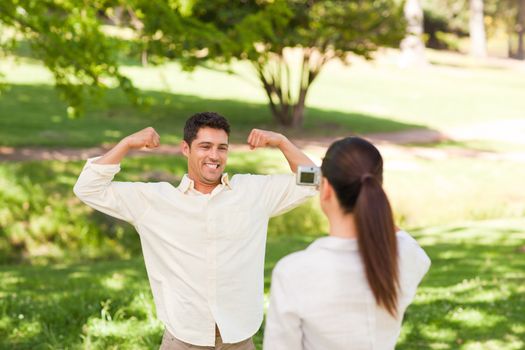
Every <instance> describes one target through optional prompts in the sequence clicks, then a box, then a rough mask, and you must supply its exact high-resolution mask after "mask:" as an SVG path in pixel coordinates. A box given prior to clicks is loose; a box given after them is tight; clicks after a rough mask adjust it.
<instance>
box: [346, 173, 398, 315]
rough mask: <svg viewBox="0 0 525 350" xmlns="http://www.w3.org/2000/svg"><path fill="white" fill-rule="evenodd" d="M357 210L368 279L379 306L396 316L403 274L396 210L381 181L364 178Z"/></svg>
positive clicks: (360, 250) (360, 246) (366, 175)
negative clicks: (399, 254)
mask: <svg viewBox="0 0 525 350" xmlns="http://www.w3.org/2000/svg"><path fill="white" fill-rule="evenodd" d="M360 180H361V189H360V191H359V194H358V196H357V201H356V203H355V206H354V210H353V212H354V218H355V222H356V227H357V231H358V232H357V234H358V240H357V241H358V246H359V253H360V254H361V258H362V260H363V263H364V266H365V273H366V278H367V280H368V284H369V285H370V289H371V290H372V293H373V294H374V297H375V300H376V302H377V304H378V305H381V306H382V307H384V308H385V309H386V310H387V311H388V312H389V313H390V314H391V315H392V316H394V317H395V316H396V311H397V296H398V287H399V272H398V262H397V260H398V259H397V256H398V255H397V240H396V234H395V225H394V219H393V215H392V209H391V207H390V203H389V202H388V198H387V196H386V193H385V191H384V190H383V187H382V185H381V182H380V181H379V179H377V178H376V177H374V176H373V175H372V174H368V173H365V174H363V175H362V176H361V178H360Z"/></svg>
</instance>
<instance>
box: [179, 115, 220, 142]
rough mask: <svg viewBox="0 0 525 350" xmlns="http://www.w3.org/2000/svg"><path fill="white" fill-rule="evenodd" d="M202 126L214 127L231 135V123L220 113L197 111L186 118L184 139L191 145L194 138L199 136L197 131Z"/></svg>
mask: <svg viewBox="0 0 525 350" xmlns="http://www.w3.org/2000/svg"><path fill="white" fill-rule="evenodd" d="M201 128H212V129H219V130H224V131H226V134H228V136H229V135H230V124H229V123H228V121H227V120H226V118H224V117H223V116H222V115H220V114H219V113H215V112H201V113H196V114H194V115H192V116H191V117H189V119H188V120H186V125H184V141H186V143H187V144H188V145H190V146H191V143H192V142H193V140H195V139H196V138H197V133H198V132H199V130H200V129H201Z"/></svg>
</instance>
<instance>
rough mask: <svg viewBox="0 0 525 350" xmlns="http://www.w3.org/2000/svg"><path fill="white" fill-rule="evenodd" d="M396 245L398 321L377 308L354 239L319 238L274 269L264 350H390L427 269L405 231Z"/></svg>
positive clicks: (420, 251) (425, 258)
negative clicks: (397, 261)
mask: <svg viewBox="0 0 525 350" xmlns="http://www.w3.org/2000/svg"><path fill="white" fill-rule="evenodd" d="M397 242H398V252H399V273H400V280H399V282H400V295H399V299H398V315H400V317H399V318H397V319H396V318H394V317H392V316H391V315H390V314H389V313H388V312H386V311H385V310H384V309H383V308H380V307H378V306H377V305H376V302H375V300H374V296H373V294H372V291H371V290H370V287H369V285H368V282H367V280H366V276H365V271H364V266H363V263H362V261H361V257H360V255H359V251H358V246H357V241H356V240H355V239H348V238H339V237H331V236H329V237H323V238H319V239H317V240H316V241H314V242H313V243H312V244H311V245H310V246H309V247H308V248H307V249H305V250H302V251H299V252H296V253H293V254H290V255H288V256H286V257H284V258H283V259H281V260H280V261H279V262H278V264H277V265H276V266H275V268H274V270H273V274H272V285H271V291H270V307H269V310H268V316H267V320H266V327H265V334H264V349H265V350H299V349H301V350H357V349H359V350H360V349H366V350H376V349H378V350H382V349H394V347H395V344H396V341H397V338H398V337H399V333H400V330H401V322H402V317H403V314H404V312H405V310H406V308H407V306H408V305H409V304H410V303H411V302H412V300H413V299H414V296H415V294H416V289H417V286H418V284H419V283H420V282H421V280H422V278H423V276H424V275H425V274H426V272H427V271H428V269H429V267H430V259H429V258H428V256H427V255H426V253H425V252H424V251H423V249H421V247H420V246H419V245H418V244H417V242H416V241H415V240H414V239H413V238H412V237H411V236H410V235H409V234H408V233H406V232H404V231H399V232H397Z"/></svg>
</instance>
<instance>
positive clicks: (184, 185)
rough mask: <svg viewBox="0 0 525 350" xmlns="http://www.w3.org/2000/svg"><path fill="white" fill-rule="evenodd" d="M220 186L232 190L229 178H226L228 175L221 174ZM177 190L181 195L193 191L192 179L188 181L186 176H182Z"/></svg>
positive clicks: (188, 178)
mask: <svg viewBox="0 0 525 350" xmlns="http://www.w3.org/2000/svg"><path fill="white" fill-rule="evenodd" d="M221 184H222V185H223V186H225V187H228V188H229V189H230V190H231V189H232V186H231V183H230V178H229V177H228V173H224V174H222V176H221ZM178 188H179V190H180V191H181V192H182V193H187V192H188V191H189V190H193V189H195V182H194V181H193V180H192V179H190V177H189V176H188V174H184V176H183V177H182V180H180V184H179V187H178Z"/></svg>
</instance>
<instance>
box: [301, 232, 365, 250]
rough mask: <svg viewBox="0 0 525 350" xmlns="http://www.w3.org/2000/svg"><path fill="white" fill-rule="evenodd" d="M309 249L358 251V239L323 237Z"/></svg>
mask: <svg viewBox="0 0 525 350" xmlns="http://www.w3.org/2000/svg"><path fill="white" fill-rule="evenodd" d="M308 249H314V250H318V249H328V250H344V251H357V250H358V246H357V239H355V238H342V237H334V236H328V237H321V238H318V239H316V240H315V241H314V242H313V243H312V244H310V245H309V246H308Z"/></svg>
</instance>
